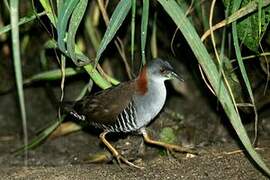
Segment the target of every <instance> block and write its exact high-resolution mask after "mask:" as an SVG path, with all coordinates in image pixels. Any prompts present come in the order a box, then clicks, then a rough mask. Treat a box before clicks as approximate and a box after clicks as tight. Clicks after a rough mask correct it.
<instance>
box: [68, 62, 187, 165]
mask: <svg viewBox="0 0 270 180" xmlns="http://www.w3.org/2000/svg"><path fill="white" fill-rule="evenodd" d="M171 79H179V80H180V81H183V78H182V77H181V76H180V75H178V74H177V73H176V72H175V71H174V69H173V67H172V66H171V65H170V63H169V62H167V61H165V60H162V59H160V58H157V59H154V60H152V61H150V62H149V63H147V64H146V65H144V66H143V67H142V70H141V71H140V73H139V74H138V76H137V77H136V78H134V79H132V80H129V81H126V82H122V83H119V84H118V85H116V86H112V87H111V88H108V89H105V90H102V91H99V92H97V93H95V94H89V95H87V96H85V97H84V98H82V99H81V100H79V101H77V102H76V103H75V105H74V106H73V107H72V110H69V114H70V115H72V116H73V117H74V118H76V119H77V120H79V121H80V122H83V123H86V124H89V125H91V126H94V127H96V128H99V129H102V130H103V131H102V133H101V134H100V135H99V137H100V140H101V141H102V142H103V144H104V145H105V146H106V147H107V148H108V149H109V150H110V152H111V153H112V155H113V157H114V158H115V159H116V160H117V162H118V163H119V165H121V163H125V164H127V165H129V166H132V167H135V168H140V169H141V168H143V167H141V166H138V165H135V164H134V163H132V162H130V161H128V160H127V159H126V158H125V157H123V156H122V155H121V154H120V153H119V152H118V151H117V150H116V149H115V148H114V147H113V145H112V144H111V143H109V142H108V140H107V139H106V135H107V134H108V133H116V132H118V133H119V132H120V133H129V132H137V133H138V134H140V135H142V136H143V139H144V141H145V142H146V143H149V144H153V145H156V146H162V147H164V148H166V149H168V150H172V151H180V152H189V150H188V149H186V148H184V147H181V146H179V145H174V144H167V143H164V142H160V141H156V140H152V139H151V138H150V136H149V135H148V133H147V130H146V126H147V125H148V124H149V123H150V122H151V121H152V120H153V119H154V118H155V117H156V116H157V115H158V113H159V112H160V111H161V109H162V107H163V106H164V103H165V101H166V95H167V91H166V87H165V81H166V80H171Z"/></svg>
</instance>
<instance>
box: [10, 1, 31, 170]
mask: <svg viewBox="0 0 270 180" xmlns="http://www.w3.org/2000/svg"><path fill="white" fill-rule="evenodd" d="M18 5H19V2H18V0H11V1H10V19H11V33H12V34H11V35H12V51H13V61H14V68H15V77H16V84H17V91H18V97H19V103H20V111H21V118H22V126H23V135H24V145H27V144H28V133H27V119H26V111H25V102H24V93H23V78H22V69H21V57H20V39H19V25H18V19H19V18H18V17H19V9H18ZM23 150H24V153H25V164H26V165H27V159H28V151H27V150H26V149H23Z"/></svg>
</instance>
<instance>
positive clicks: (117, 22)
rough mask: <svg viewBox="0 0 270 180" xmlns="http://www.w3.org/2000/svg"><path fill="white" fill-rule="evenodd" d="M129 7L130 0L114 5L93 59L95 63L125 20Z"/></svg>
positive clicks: (123, 0)
mask: <svg viewBox="0 0 270 180" xmlns="http://www.w3.org/2000/svg"><path fill="white" fill-rule="evenodd" d="M130 8H131V0H121V1H120V2H119V3H118V5H117V6H116V8H115V10H114V11H113V14H112V16H111V18H110V22H109V24H108V27H107V29H106V32H105V34H104V36H103V38H102V40H101V43H100V45H99V48H98V51H97V56H96V59H95V64H97V63H98V61H99V59H100V57H101V54H102V53H103V52H104V50H105V49H106V47H107V45H108V44H109V43H110V42H111V40H112V39H113V37H114V35H115V34H116V32H117V31H118V29H119V28H120V26H121V25H122V23H123V21H124V20H125V18H126V16H127V14H128V12H129V10H130Z"/></svg>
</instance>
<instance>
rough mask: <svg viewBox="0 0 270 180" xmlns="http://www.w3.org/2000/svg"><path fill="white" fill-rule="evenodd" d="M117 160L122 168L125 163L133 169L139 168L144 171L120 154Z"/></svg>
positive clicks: (116, 156) (140, 167)
mask: <svg viewBox="0 0 270 180" xmlns="http://www.w3.org/2000/svg"><path fill="white" fill-rule="evenodd" d="M115 158H116V160H117V162H118V164H119V165H120V167H121V164H122V162H124V163H125V164H127V165H128V166H131V167H134V168H137V169H144V167H142V166H138V165H135V164H133V163H132V162H130V161H128V160H127V159H126V158H124V157H123V156H122V155H120V154H117V155H115Z"/></svg>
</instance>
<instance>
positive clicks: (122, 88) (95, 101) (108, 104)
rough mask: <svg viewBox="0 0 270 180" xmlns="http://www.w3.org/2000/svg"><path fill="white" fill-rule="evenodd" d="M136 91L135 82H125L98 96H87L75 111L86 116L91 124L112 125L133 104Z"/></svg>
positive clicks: (78, 103) (79, 102)
mask: <svg viewBox="0 0 270 180" xmlns="http://www.w3.org/2000/svg"><path fill="white" fill-rule="evenodd" d="M134 90H135V82H134V81H128V82H124V83H121V84H119V85H118V86H114V87H112V88H109V89H107V90H103V91H101V92H98V93H97V94H94V95H90V96H86V97H85V98H83V99H82V100H80V101H78V102H77V103H76V104H75V107H74V110H75V111H76V112H77V113H78V114H79V115H84V116H85V118H86V120H87V121H89V122H95V123H101V124H104V125H111V124H114V123H115V121H116V118H117V116H118V115H119V114H120V113H121V112H122V111H123V110H124V109H125V108H126V107H127V106H128V104H129V103H130V102H131V100H132V96H133V95H134V92H135V91H134Z"/></svg>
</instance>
